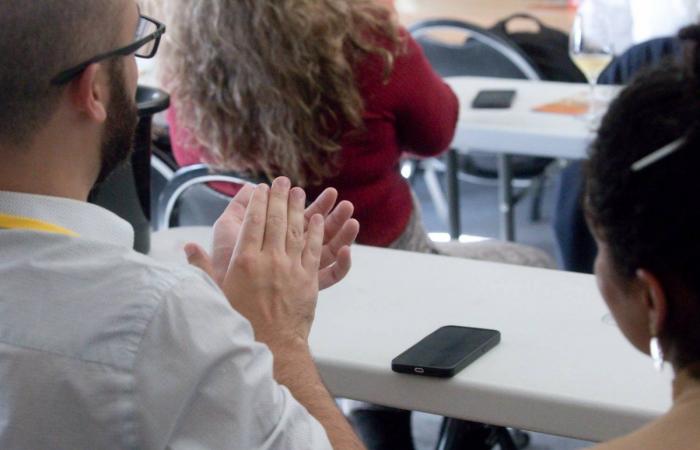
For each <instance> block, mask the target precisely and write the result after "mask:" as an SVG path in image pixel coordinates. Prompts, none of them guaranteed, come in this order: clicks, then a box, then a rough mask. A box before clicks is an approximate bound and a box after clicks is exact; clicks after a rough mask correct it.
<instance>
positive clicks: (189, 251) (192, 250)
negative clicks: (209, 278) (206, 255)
mask: <svg viewBox="0 0 700 450" xmlns="http://www.w3.org/2000/svg"><path fill="white" fill-rule="evenodd" d="M196 253H197V248H196V247H195V246H194V245H186V246H185V255H187V258H191V257H193V256H194V255H195V254H196Z"/></svg>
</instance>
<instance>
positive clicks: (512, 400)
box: [152, 228, 671, 440]
mask: <svg viewBox="0 0 700 450" xmlns="http://www.w3.org/2000/svg"><path fill="white" fill-rule="evenodd" d="M209 239H210V230H209V229H208V228H179V229H171V230H166V231H162V232H158V233H155V234H154V236H153V239H152V256H154V257H155V258H157V259H160V260H164V261H168V262H174V261H181V262H183V263H184V261H185V257H184V252H183V251H182V246H183V245H184V244H185V242H187V241H188V240H193V241H196V242H199V243H201V244H202V245H205V246H208V243H209ZM353 258H354V265H353V269H352V270H351V272H350V274H349V275H348V277H347V278H346V279H345V280H344V281H343V282H342V283H340V284H339V285H337V286H334V287H333V288H331V289H328V290H326V291H323V292H322V293H321V295H320V298H319V304H318V310H317V315H316V322H315V324H314V328H313V331H312V334H311V347H312V351H313V355H314V358H315V360H316V363H317V364H318V367H319V370H320V372H321V375H322V377H323V380H324V382H325V383H326V385H327V386H328V388H329V390H330V391H331V392H332V393H333V394H334V395H336V396H339V397H348V398H353V399H357V400H365V401H371V402H374V403H380V404H384V405H389V406H394V407H399V408H406V409H412V410H420V411H426V412H431V413H436V414H441V415H445V416H450V417H456V418H461V419H468V420H475V421H479V422H486V423H492V424H496V425H505V426H513V427H517V428H521V429H526V430H533V431H542V432H545V433H551V434H558V435H564V436H571V437H576V438H581V439H586V440H606V439H610V438H612V437H615V436H619V435H621V434H624V433H627V432H629V431H631V430H632V429H634V428H637V427H639V426H641V425H642V424H643V423H645V422H646V421H648V420H650V419H652V418H653V417H655V416H658V415H659V414H661V413H663V412H664V411H665V410H666V409H667V408H668V407H669V406H670V402H671V393H670V377H671V374H670V373H669V372H666V373H665V374H658V373H656V372H655V371H654V370H653V368H652V364H651V360H650V359H649V358H648V357H646V356H643V355H641V354H640V353H638V352H637V351H636V350H634V349H633V348H632V346H631V345H629V344H628V343H627V341H625V339H624V338H623V337H622V335H621V334H620V332H619V330H618V329H617V328H616V327H615V326H614V325H610V324H609V323H605V322H604V320H603V317H604V316H605V315H606V312H607V311H606V308H605V306H604V304H603V301H602V300H601V298H600V296H599V294H598V292H597V289H596V287H595V282H594V279H593V277H592V276H590V275H580V274H573V273H567V272H558V271H551V270H542V269H532V268H524V267H516V266H508V265H501V264H494V263H485V262H476V261H469V260H464V259H457V258H448V257H442V256H432V255H422V254H416V253H409V252H400V251H392V250H386V249H376V248H371V247H361V246H356V247H354V249H353ZM443 325H465V326H475V327H484V328H495V329H498V330H500V331H501V332H502V341H501V343H500V344H499V345H498V346H497V347H496V348H495V349H493V350H492V351H490V352H489V353H487V354H486V355H484V356H483V357H481V358H480V359H479V360H477V361H476V362H474V363H473V364H472V365H470V366H469V367H467V368H466V369H464V370H463V371H462V372H460V373H459V374H457V375H456V376H455V377H454V378H452V379H447V380H441V379H433V378H428V377H419V376H414V375H402V374H397V373H394V372H392V371H391V367H390V362H391V359H392V358H393V357H395V356H397V355H398V354H399V353H400V352H402V351H403V350H405V349H406V348H408V347H409V346H411V345H412V344H414V343H415V342H417V341H418V340H419V339H421V338H423V337H424V336H426V335H427V334H428V333H430V332H432V331H434V330H435V329H437V328H438V327H440V326H443Z"/></svg>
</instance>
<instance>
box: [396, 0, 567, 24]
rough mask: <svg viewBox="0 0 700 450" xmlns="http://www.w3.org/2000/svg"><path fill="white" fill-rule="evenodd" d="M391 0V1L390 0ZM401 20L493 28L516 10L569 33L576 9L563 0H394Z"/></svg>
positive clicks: (404, 22) (407, 22)
mask: <svg viewBox="0 0 700 450" xmlns="http://www.w3.org/2000/svg"><path fill="white" fill-rule="evenodd" d="M388 1H391V0H388ZM393 2H394V6H395V7H396V10H397V11H398V13H399V17H400V19H401V22H402V23H403V24H404V25H410V24H412V23H414V22H416V21H418V20H422V19H426V18H436V17H440V18H456V19H460V20H465V21H469V22H473V23H475V24H477V25H480V26H483V27H489V26H491V25H493V24H494V23H496V22H497V21H498V20H500V19H501V18H504V17H506V16H508V15H510V14H513V13H516V12H526V13H529V14H532V15H533V16H536V17H538V18H539V19H540V20H542V21H543V22H544V23H545V24H546V25H549V26H552V27H555V28H558V29H560V30H563V31H566V32H568V31H569V29H570V28H571V24H572V23H573V20H574V15H575V11H574V10H573V9H571V8H568V7H567V6H566V4H565V3H566V2H565V1H560V0H393Z"/></svg>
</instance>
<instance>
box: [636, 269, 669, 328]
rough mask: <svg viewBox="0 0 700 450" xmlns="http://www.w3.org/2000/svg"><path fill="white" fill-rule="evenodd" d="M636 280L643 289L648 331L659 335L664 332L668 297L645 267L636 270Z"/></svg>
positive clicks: (658, 281)
mask: <svg viewBox="0 0 700 450" xmlns="http://www.w3.org/2000/svg"><path fill="white" fill-rule="evenodd" d="M637 281H638V282H639V283H640V284H641V288H642V289H643V295H644V302H645V307H646V308H647V315H648V317H649V332H650V333H651V335H652V336H659V335H661V334H662V333H663V332H664V329H665V327H666V321H667V318H668V298H667V296H666V291H665V290H664V287H663V285H662V284H661V281H660V280H659V278H658V277H657V276H656V275H654V274H653V273H651V272H649V271H648V270H646V269H638V270H637Z"/></svg>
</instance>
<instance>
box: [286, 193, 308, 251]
mask: <svg viewBox="0 0 700 450" xmlns="http://www.w3.org/2000/svg"><path fill="white" fill-rule="evenodd" d="M305 201H306V193H305V192H304V190H303V189H301V188H298V187H295V188H294V189H292V190H291V191H290V192H289V212H288V215H287V254H288V255H290V256H292V257H295V258H299V257H300V256H301V253H302V251H303V250H304V202H305Z"/></svg>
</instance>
